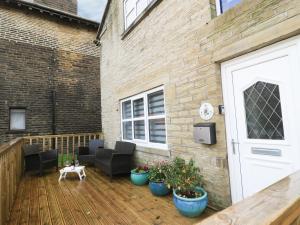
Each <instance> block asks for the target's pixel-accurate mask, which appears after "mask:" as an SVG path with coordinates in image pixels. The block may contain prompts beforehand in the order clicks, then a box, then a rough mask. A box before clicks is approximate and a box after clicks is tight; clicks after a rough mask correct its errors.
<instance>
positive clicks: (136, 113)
mask: <svg viewBox="0 0 300 225" xmlns="http://www.w3.org/2000/svg"><path fill="white" fill-rule="evenodd" d="M143 116H144V99H143V98H140V99H137V100H134V101H133V117H135V118H136V117H143Z"/></svg>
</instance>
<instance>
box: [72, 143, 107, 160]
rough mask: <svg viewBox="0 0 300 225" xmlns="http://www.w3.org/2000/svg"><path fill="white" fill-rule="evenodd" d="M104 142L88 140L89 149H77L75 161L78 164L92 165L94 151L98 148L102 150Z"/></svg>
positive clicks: (94, 155)
mask: <svg viewBox="0 0 300 225" xmlns="http://www.w3.org/2000/svg"><path fill="white" fill-rule="evenodd" d="M103 146H104V141H103V140H98V139H95V140H90V142H89V147H79V148H78V154H77V159H78V161H79V163H80V164H91V165H94V162H95V157H96V150H97V149H99V148H103Z"/></svg>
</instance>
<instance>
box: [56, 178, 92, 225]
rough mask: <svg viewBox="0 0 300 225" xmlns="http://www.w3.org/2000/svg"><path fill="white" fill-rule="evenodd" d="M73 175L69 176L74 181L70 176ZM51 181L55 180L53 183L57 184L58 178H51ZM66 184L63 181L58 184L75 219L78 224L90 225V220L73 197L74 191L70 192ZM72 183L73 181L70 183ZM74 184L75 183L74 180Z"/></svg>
mask: <svg viewBox="0 0 300 225" xmlns="http://www.w3.org/2000/svg"><path fill="white" fill-rule="evenodd" d="M71 175H72V174H69V175H68V176H69V179H72V178H71V177H70V176H71ZM51 179H52V180H53V182H57V178H56V177H51ZM68 181H69V180H66V181H65V182H68ZM65 182H64V181H62V182H60V183H59V184H58V187H59V188H58V189H60V191H61V192H62V194H63V197H64V199H65V201H67V202H68V205H69V207H70V210H71V213H72V215H73V217H74V219H75V220H76V224H78V225H81V224H89V222H88V220H87V219H86V217H85V215H84V213H83V212H82V211H81V209H80V208H79V206H78V204H77V202H76V196H73V195H72V191H71V190H69V188H68V187H67V186H66V185H65ZM69 182H71V181H69ZM72 182H74V181H73V180H72Z"/></svg>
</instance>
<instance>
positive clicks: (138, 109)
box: [121, 87, 167, 149]
mask: <svg viewBox="0 0 300 225" xmlns="http://www.w3.org/2000/svg"><path fill="white" fill-rule="evenodd" d="M164 101H165V100H164V90H163V88H162V87H160V88H156V89H154V90H151V91H147V92H145V93H142V94H139V95H136V96H133V97H131V98H128V99H125V100H123V101H121V118H122V139H123V140H124V141H131V142H135V143H137V144H138V145H141V146H145V147H154V148H161V149H167V139H166V121H165V120H166V115H165V103H164Z"/></svg>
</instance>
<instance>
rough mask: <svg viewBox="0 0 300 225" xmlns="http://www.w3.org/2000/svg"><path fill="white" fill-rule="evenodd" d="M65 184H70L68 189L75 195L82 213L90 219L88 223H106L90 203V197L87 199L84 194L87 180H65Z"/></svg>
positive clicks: (102, 224)
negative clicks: (78, 181)
mask: <svg viewBox="0 0 300 225" xmlns="http://www.w3.org/2000/svg"><path fill="white" fill-rule="evenodd" d="M66 184H67V185H70V187H71V188H70V189H71V190H72V192H73V193H74V194H75V195H76V198H77V199H78V203H79V205H80V206H81V208H82V210H83V211H84V213H85V214H86V215H88V216H87V217H88V219H89V220H90V224H100V225H106V224H107V221H103V219H102V218H101V215H100V214H99V212H98V210H97V208H96V207H95V205H94V204H93V203H92V201H91V200H92V199H88V198H87V197H86V195H85V192H86V186H87V185H88V184H87V182H80V183H79V184H77V183H75V182H66Z"/></svg>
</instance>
